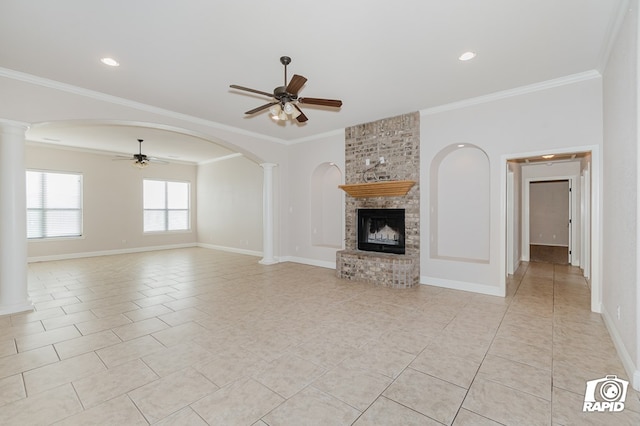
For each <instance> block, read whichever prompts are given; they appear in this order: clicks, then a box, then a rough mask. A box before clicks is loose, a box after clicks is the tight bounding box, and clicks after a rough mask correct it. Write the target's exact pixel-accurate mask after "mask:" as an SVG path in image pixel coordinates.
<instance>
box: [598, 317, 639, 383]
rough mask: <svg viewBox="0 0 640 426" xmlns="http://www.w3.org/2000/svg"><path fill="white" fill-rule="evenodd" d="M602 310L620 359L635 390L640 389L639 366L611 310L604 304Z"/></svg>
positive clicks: (605, 323)
mask: <svg viewBox="0 0 640 426" xmlns="http://www.w3.org/2000/svg"><path fill="white" fill-rule="evenodd" d="M600 311H601V314H602V319H603V320H604V325H605V326H606V327H607V330H608V331H609V335H610V336H611V340H613V345H614V346H615V347H616V351H617V352H618V356H619V357H620V360H622V365H623V366H624V370H625V371H626V372H627V375H628V376H629V379H631V386H632V387H633V388H634V389H635V390H637V391H640V370H638V366H636V365H635V363H634V362H633V358H631V355H629V352H628V351H627V348H626V347H625V345H624V343H623V342H622V337H621V336H620V333H618V329H617V328H616V327H615V323H614V322H613V317H612V316H611V315H609V312H607V310H606V309H605V308H604V306H602V307H601V309H600Z"/></svg>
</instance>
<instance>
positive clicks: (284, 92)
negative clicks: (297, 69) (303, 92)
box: [229, 56, 342, 123]
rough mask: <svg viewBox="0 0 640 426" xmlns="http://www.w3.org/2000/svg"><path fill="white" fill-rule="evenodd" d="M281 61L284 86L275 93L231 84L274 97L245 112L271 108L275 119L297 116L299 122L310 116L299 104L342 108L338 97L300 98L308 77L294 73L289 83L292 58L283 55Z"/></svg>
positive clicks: (279, 87)
mask: <svg viewBox="0 0 640 426" xmlns="http://www.w3.org/2000/svg"><path fill="white" fill-rule="evenodd" d="M280 63H282V65H284V86H278V87H276V88H275V89H273V93H268V92H263V91H261V90H255V89H250V88H248V87H243V86H238V85H236V84H232V85H231V86H229V87H231V88H232V89H238V90H244V91H245V92H251V93H257V94H258V95H264V96H268V97H270V98H273V100H272V101H271V102H269V103H267V104H264V105H261V106H259V107H257V108H254V109H252V110H249V111H247V112H245V114H248V115H251V114H255V113H258V112H261V111H264V110H266V109H269V112H270V113H271V117H272V118H273V119H274V120H288V119H289V118H295V119H296V120H297V121H298V123H304V122H305V121H307V120H308V118H307V116H306V115H304V113H303V112H302V110H301V109H300V108H299V107H298V104H307V105H320V106H326V107H332V108H340V107H341V106H342V101H341V100H338V99H321V98H299V97H298V92H299V91H300V89H302V86H304V84H305V83H306V82H307V79H306V77H303V76H301V75H298V74H294V75H293V77H292V78H291V81H290V82H289V83H288V84H287V65H289V64H290V63H291V58H290V57H288V56H282V57H281V58H280Z"/></svg>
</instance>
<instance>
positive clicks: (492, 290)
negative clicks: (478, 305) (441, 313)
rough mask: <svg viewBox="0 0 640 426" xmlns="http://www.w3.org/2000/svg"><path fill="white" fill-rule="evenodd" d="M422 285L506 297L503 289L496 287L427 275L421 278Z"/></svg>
mask: <svg viewBox="0 0 640 426" xmlns="http://www.w3.org/2000/svg"><path fill="white" fill-rule="evenodd" d="M420 284H425V285H433V286H436V287H444V288H450V289H452V290H463V291H469V292H472V293H480V294H487V295H489V296H498V297H504V296H505V295H504V293H503V291H502V289H500V288H498V287H495V286H491V285H486V284H478V283H469V282H465V281H455V280H447V279H444V278H435V277H428V276H425V275H421V276H420Z"/></svg>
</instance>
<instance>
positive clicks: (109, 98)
mask: <svg viewBox="0 0 640 426" xmlns="http://www.w3.org/2000/svg"><path fill="white" fill-rule="evenodd" d="M0 77H5V78H9V79H12V80H18V81H22V82H25V83H29V84H35V85H37V86H42V87H46V88H49V89H54V90H59V91H61V92H67V93H71V94H74V95H78V96H83V97H85V98H91V99H95V100H97V101H101V102H107V103H111V104H115V105H121V106H124V107H128V108H132V109H137V110H139V111H145V112H150V113H152V114H157V115H161V116H164V117H168V118H174V119H177V120H181V121H186V122H188V123H193V124H198V125H202V126H207V127H212V128H215V129H219V130H224V131H228V132H232V133H236V134H240V135H244V136H249V137H253V138H257V139H262V140H267V141H270V142H275V143H278V144H283V145H287V144H288V143H287V141H285V140H284V139H280V138H274V137H271V136H265V135H262V134H260V133H256V132H250V131H248V130H243V129H239V128H237V127H232V126H227V125H225V124H221V123H218V122H215V121H211V120H206V119H204V118H198V117H194V116H192V115H188V114H182V113H179V112H175V111H171V110H168V109H164V108H158V107H155V106H151V105H147V104H144V103H141V102H136V101H132V100H129V99H125V98H120V97H118V96H113V95H107V94H106V93H102V92H97V91H95V90H89V89H84V88H82V87H78V86H74V85H71V84H67V83H61V82H59V81H55V80H51V79H48V78H43V77H38V76H35V75H32V74H27V73H23V72H20V71H15V70H11V69H8V68H2V67H0Z"/></svg>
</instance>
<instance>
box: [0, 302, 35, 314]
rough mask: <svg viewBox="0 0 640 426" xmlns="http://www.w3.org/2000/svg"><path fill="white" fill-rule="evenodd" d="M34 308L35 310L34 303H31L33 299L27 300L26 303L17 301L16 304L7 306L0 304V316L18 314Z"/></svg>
mask: <svg viewBox="0 0 640 426" xmlns="http://www.w3.org/2000/svg"><path fill="white" fill-rule="evenodd" d="M32 310H33V303H31V300H27V301H25V302H24V303H17V304H14V305H6V306H2V305H0V317H1V316H3V315H12V314H18V313H20V312H27V311H32Z"/></svg>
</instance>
